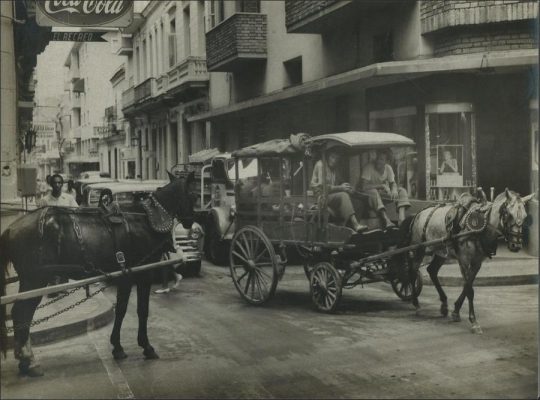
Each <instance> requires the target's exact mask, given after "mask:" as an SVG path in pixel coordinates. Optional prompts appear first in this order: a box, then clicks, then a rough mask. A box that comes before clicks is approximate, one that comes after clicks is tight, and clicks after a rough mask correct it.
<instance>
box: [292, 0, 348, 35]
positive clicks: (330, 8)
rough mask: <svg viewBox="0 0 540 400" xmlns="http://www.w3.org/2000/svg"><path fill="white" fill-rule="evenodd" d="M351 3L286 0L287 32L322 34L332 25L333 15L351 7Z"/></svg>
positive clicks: (332, 0) (336, 0)
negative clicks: (346, 7) (330, 20)
mask: <svg viewBox="0 0 540 400" xmlns="http://www.w3.org/2000/svg"><path fill="white" fill-rule="evenodd" d="M350 3H351V2H350V1H338V0H317V1H298V0H286V1H285V25H286V27H287V32H288V33H322V32H323V31H324V30H325V29H326V27H327V26H329V25H331V24H330V23H329V22H328V20H329V19H330V16H331V14H334V12H335V11H337V10H339V9H341V8H343V7H344V6H347V5H350ZM332 19H333V18H332Z"/></svg>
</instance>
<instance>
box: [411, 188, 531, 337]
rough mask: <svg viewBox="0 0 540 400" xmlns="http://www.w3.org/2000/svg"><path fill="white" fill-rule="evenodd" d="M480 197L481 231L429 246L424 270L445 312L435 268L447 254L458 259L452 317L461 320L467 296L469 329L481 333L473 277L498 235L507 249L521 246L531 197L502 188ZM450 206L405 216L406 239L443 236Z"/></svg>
mask: <svg viewBox="0 0 540 400" xmlns="http://www.w3.org/2000/svg"><path fill="white" fill-rule="evenodd" d="M482 194H483V192H482ZM481 197H483V198H484V202H483V205H482V209H483V210H484V212H485V217H484V218H485V226H484V229H483V230H482V231H481V233H478V234H476V235H474V236H468V237H465V238H460V239H457V240H455V241H454V243H453V245H450V246H448V247H442V248H441V247H437V248H434V249H432V252H433V258H432V260H431V262H430V264H429V266H428V267H427V272H428V273H429V276H430V278H431V280H432V281H433V284H434V285H435V288H436V289H437V292H438V294H439V298H440V300H441V309H440V312H441V314H442V315H443V316H447V315H448V303H447V297H446V293H445V292H444V290H443V288H442V286H441V284H440V282H439V278H438V272H439V269H440V268H441V267H442V266H443V264H444V261H445V260H446V259H447V258H454V259H456V260H457V261H458V263H459V267H460V270H461V275H462V277H463V290H462V292H461V294H460V295H459V297H458V299H457V300H456V302H455V304H454V311H453V312H452V318H453V320H454V321H456V322H459V321H460V320H461V318H460V316H459V312H460V310H461V306H462V305H463V302H464V300H465V298H467V299H468V300H469V321H470V323H471V330H472V332H473V333H482V328H481V327H480V324H479V323H478V321H477V320H476V315H475V312H474V303H473V299H474V289H473V282H474V279H475V278H476V275H477V274H478V271H479V270H480V267H481V266H482V262H483V261H484V260H485V259H486V258H487V257H490V256H491V255H492V254H493V253H494V250H496V248H497V242H498V239H499V237H500V236H503V237H504V239H505V240H506V243H507V246H508V249H509V250H510V251H512V252H517V251H519V250H521V246H522V228H523V224H524V222H525V220H526V217H527V213H526V211H525V204H526V203H527V202H528V201H529V200H530V199H531V198H532V195H529V196H526V197H523V198H522V197H520V196H519V195H518V194H517V193H515V192H513V191H511V190H508V189H506V190H505V191H504V192H503V193H501V194H499V195H498V196H497V197H496V198H495V200H494V201H493V203H490V202H487V201H485V195H484V194H483V196H481ZM452 208H453V206H452V205H442V206H432V207H428V208H426V209H424V210H423V211H421V212H419V213H418V214H417V215H416V216H415V217H408V219H406V220H405V221H404V226H405V227H406V229H409V231H410V233H411V235H410V236H411V237H410V243H411V244H416V243H422V242H425V241H430V240H434V239H440V238H445V237H447V221H446V216H447V214H448V213H449V212H450V211H451V210H452ZM465 216H466V215H465ZM463 229H464V230H463V232H465V231H466V230H467V228H463ZM490 253H492V254H490ZM422 257H423V252H419V253H418V255H417V260H416V262H417V263H419V262H420V261H421V258H422ZM413 303H414V304H415V306H417V307H418V300H417V299H416V298H415V299H413Z"/></svg>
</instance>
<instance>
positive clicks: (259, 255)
mask: <svg viewBox="0 0 540 400" xmlns="http://www.w3.org/2000/svg"><path fill="white" fill-rule="evenodd" d="M264 253H268V254H270V253H269V252H268V249H267V248H266V246H265V247H264V248H263V249H262V251H261V252H260V253H259V254H257V257H255V259H254V260H253V261H254V262H257V261H259V259H260V258H261V257H262V255H263V254H264Z"/></svg>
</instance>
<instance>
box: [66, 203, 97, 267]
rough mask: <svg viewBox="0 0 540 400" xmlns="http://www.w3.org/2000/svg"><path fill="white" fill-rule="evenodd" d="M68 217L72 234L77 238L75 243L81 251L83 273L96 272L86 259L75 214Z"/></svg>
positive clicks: (86, 255) (80, 230) (84, 246)
mask: <svg viewBox="0 0 540 400" xmlns="http://www.w3.org/2000/svg"><path fill="white" fill-rule="evenodd" d="M68 215H69V219H70V220H71V225H72V226H73V232H75V237H76V238H77V242H78V243H79V248H80V249H81V254H82V256H83V260H84V265H83V267H84V271H85V272H86V273H91V272H93V271H95V270H96V266H95V265H94V263H93V262H92V261H91V260H90V257H88V252H87V251H86V245H85V244H84V240H83V236H82V229H81V226H80V225H79V222H78V220H77V214H75V213H68Z"/></svg>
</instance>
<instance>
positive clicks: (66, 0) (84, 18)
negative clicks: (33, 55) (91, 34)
mask: <svg viewBox="0 0 540 400" xmlns="http://www.w3.org/2000/svg"><path fill="white" fill-rule="evenodd" d="M132 21H133V2H132V1H128V0H124V1H122V0H61V1H57V0H54V1H51V0H37V1H36V22H37V23H38V25H40V26H67V27H82V28H86V27H109V28H125V27H127V26H129V25H130V24H131V22H132Z"/></svg>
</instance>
